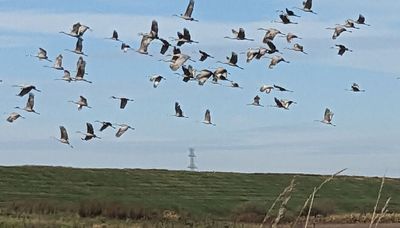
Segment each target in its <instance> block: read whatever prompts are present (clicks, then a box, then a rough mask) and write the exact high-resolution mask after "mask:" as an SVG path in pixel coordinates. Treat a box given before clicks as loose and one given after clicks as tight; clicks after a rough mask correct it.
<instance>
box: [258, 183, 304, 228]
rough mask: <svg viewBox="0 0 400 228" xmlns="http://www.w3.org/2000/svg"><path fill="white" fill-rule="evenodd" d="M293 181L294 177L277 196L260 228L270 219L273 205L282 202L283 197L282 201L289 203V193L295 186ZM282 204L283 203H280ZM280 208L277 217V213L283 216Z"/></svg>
mask: <svg viewBox="0 0 400 228" xmlns="http://www.w3.org/2000/svg"><path fill="white" fill-rule="evenodd" d="M295 179H296V176H294V177H293V179H292V181H291V182H290V184H289V185H288V186H287V187H286V188H285V189H284V190H283V191H282V192H281V194H279V196H278V197H276V199H275V201H274V203H273V204H272V205H271V207H270V208H269V209H268V211H267V213H266V214H265V217H264V219H263V221H262V223H261V225H260V228H263V227H264V226H265V225H266V223H267V221H268V219H269V218H270V215H271V212H272V210H273V209H274V207H275V205H276V204H277V203H278V202H279V201H282V199H284V197H285V196H286V197H285V199H284V200H283V201H285V200H286V199H287V201H289V199H290V195H291V192H292V191H293V189H294V186H295V184H294V181H295ZM287 201H286V203H287ZM282 204H283V202H282ZM282 204H281V208H282ZM285 205H286V204H285ZM281 208H280V209H279V212H278V215H279V213H283V214H284V211H282V212H281ZM278 222H279V221H278Z"/></svg>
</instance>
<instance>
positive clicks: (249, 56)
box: [241, 48, 259, 63]
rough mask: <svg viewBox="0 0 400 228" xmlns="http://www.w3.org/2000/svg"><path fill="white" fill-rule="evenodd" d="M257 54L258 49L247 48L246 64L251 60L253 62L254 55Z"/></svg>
mask: <svg viewBox="0 0 400 228" xmlns="http://www.w3.org/2000/svg"><path fill="white" fill-rule="evenodd" d="M258 52H259V49H253V48H249V49H248V50H247V52H246V63H249V62H250V61H251V60H253V59H254V57H256V55H257V54H258ZM241 54H242V53H241Z"/></svg>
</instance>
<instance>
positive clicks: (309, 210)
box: [304, 188, 317, 228]
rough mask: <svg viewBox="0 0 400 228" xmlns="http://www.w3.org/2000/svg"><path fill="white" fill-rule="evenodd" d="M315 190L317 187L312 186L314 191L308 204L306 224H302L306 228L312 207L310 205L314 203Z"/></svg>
mask: <svg viewBox="0 0 400 228" xmlns="http://www.w3.org/2000/svg"><path fill="white" fill-rule="evenodd" d="M316 192H317V189H316V188H314V191H313V193H312V196H311V202H310V206H309V207H308V213H307V219H306V224H305V225H304V228H307V226H308V220H309V219H310V214H311V209H312V206H313V204H314V198H315V193H316Z"/></svg>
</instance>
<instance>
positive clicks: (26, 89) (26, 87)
mask: <svg viewBox="0 0 400 228" xmlns="http://www.w3.org/2000/svg"><path fill="white" fill-rule="evenodd" d="M13 87H20V88H21V91H20V92H19V94H17V96H20V97H23V96H25V95H26V94H28V93H29V92H30V91H32V90H35V91H38V92H41V91H40V90H38V89H36V86H34V85H13Z"/></svg>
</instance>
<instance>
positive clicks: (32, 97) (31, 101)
mask: <svg viewBox="0 0 400 228" xmlns="http://www.w3.org/2000/svg"><path fill="white" fill-rule="evenodd" d="M34 105H35V95H34V94H33V93H29V97H28V101H27V102H26V105H25V108H20V107H18V106H17V107H15V108H16V109H21V110H25V111H27V112H33V113H35V114H38V115H40V113H38V112H36V111H35V110H34V109H33V106H34Z"/></svg>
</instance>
